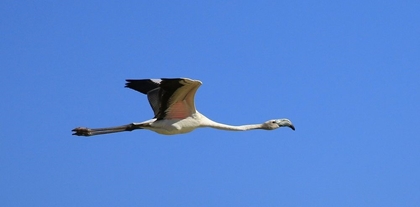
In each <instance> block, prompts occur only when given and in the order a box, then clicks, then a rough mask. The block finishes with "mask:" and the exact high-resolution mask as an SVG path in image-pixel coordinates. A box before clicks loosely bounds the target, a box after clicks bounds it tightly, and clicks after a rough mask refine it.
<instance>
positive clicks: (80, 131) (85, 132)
mask: <svg viewBox="0 0 420 207" xmlns="http://www.w3.org/2000/svg"><path fill="white" fill-rule="evenodd" d="M135 129H142V124H136V123H131V124H127V125H123V126H118V127H107V128H96V129H90V128H86V127H77V128H75V129H73V130H71V131H73V132H74V133H73V135H76V136H86V137H88V136H94V135H100V134H110V133H116V132H124V131H133V130H135Z"/></svg>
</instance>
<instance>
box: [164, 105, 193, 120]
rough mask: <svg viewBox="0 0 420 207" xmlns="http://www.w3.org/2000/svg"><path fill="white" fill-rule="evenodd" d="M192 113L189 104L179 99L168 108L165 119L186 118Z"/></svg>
mask: <svg viewBox="0 0 420 207" xmlns="http://www.w3.org/2000/svg"><path fill="white" fill-rule="evenodd" d="M190 115H191V113H190V110H189V109H188V107H187V105H186V104H185V103H184V102H183V101H178V102H176V103H174V104H173V105H172V106H171V107H170V108H169V109H168V111H167V112H166V116H165V119H185V118H187V117H189V116H190Z"/></svg>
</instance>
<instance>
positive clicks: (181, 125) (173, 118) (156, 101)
mask: <svg viewBox="0 0 420 207" xmlns="http://www.w3.org/2000/svg"><path fill="white" fill-rule="evenodd" d="M126 81H127V83H126V85H125V87H126V88H131V89H133V90H136V91H138V92H140V93H143V94H146V95H147V98H148V100H149V103H150V106H151V107H152V110H153V113H154V115H155V116H154V118H153V119H150V120H147V121H144V122H140V123H130V124H127V125H123V126H117V127H107V128H94V129H91V128H86V127H77V128H75V129H73V130H72V131H73V132H74V133H73V135H77V136H94V135H100V134H109V133H115V132H123V131H133V130H136V129H148V130H152V131H154V132H157V133H159V134H164V135H174V134H183V133H188V132H191V131H193V130H194V129H196V128H199V127H211V128H215V129H221V130H231V131H246V130H253V129H265V130H273V129H277V128H280V127H290V128H291V129H292V130H295V127H294V126H293V124H292V122H291V121H290V120H289V119H272V120H268V121H266V122H264V123H262V124H248V125H241V126H232V125H227V124H222V123H218V122H215V121H212V120H210V119H209V118H207V117H206V116H204V115H203V114H201V113H200V112H198V111H197V110H196V108H195V104H194V96H195V94H196V92H197V89H198V88H199V87H200V86H201V84H202V83H201V81H199V80H192V79H189V78H161V79H141V80H130V79H129V80H126Z"/></svg>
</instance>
